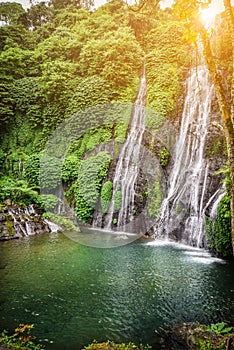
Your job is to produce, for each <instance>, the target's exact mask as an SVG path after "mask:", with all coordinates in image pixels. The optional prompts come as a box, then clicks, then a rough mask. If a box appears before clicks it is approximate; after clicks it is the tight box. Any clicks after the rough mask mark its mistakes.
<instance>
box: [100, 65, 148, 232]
mask: <svg viewBox="0 0 234 350" xmlns="http://www.w3.org/2000/svg"><path fill="white" fill-rule="evenodd" d="M145 102H146V78H145V70H144V72H143V75H142V77H141V82H140V89H139V92H138V96H137V99H136V101H135V103H134V108H133V115H132V121H131V125H130V130H129V133H128V136H127V140H126V141H125V143H124V145H123V148H122V150H121V152H120V155H119V159H118V162H117V165H116V170H115V176H114V179H113V193H112V198H111V202H110V206H109V210H108V214H107V219H106V224H105V228H106V229H111V227H112V224H113V221H114V219H115V202H116V195H117V193H119V197H120V201H121V207H120V210H119V213H118V219H117V218H116V220H117V225H116V226H117V230H118V231H131V228H130V227H129V226H131V221H132V219H133V216H134V211H135V195H136V193H135V185H136V181H137V177H138V172H139V157H140V148H141V143H142V138H143V134H144V130H145V129H144V119H145ZM120 193H121V194H120ZM127 222H129V224H127Z"/></svg>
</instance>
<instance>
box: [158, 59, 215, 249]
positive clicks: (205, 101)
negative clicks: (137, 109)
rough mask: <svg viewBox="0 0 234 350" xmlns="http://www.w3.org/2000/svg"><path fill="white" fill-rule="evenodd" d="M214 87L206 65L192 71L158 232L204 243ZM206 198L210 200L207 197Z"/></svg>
mask: <svg viewBox="0 0 234 350" xmlns="http://www.w3.org/2000/svg"><path fill="white" fill-rule="evenodd" d="M213 94H214V87H213V85H212V84H211V83H210V79H209V73H208V70H207V69H206V67H205V66H200V67H197V68H196V69H194V70H193V71H192V72H191V76H190V77H189V78H188V81H187V96H186V99H185V103H184V110H183V115H182V121H181V126H180V134H179V136H178V139H177V141H176V147H175V151H174V154H173V159H174V165H173V168H172V170H171V173H170V177H169V181H168V193H167V196H166V198H165V199H164V201H163V203H162V206H161V213H160V220H161V223H163V225H161V224H160V227H159V234H161V235H162V234H163V235H165V236H166V237H170V236H173V233H174V232H175V231H176V230H177V231H178V230H180V231H182V232H181V233H180V236H181V240H182V241H184V242H185V243H188V244H190V245H195V246H201V245H202V240H203V222H204V215H205V208H206V203H205V193H206V186H207V178H208V171H209V164H208V162H207V161H206V159H205V158H204V149H205V142H206V135H207V125H208V121H209V115H210V111H211V104H212V97H213ZM206 201H207V200H206Z"/></svg>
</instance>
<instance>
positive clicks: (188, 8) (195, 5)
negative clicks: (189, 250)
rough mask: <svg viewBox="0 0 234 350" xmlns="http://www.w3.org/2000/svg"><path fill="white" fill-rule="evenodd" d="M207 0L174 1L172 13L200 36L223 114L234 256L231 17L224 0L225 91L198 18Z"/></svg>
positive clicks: (233, 19) (233, 35)
mask: <svg viewBox="0 0 234 350" xmlns="http://www.w3.org/2000/svg"><path fill="white" fill-rule="evenodd" d="M210 2H211V0H204V1H202V2H201V1H197V0H189V1H188V0H177V1H176V4H175V12H176V13H177V14H180V16H182V17H183V18H184V19H186V20H187V21H188V24H189V26H188V30H189V31H188V33H189V34H190V38H191V37H192V38H194V39H197V36H198V35H199V36H200V38H201V40H202V43H203V48H204V56H205V59H206V63H207V67H208V70H209V72H210V75H211V79H212V80H213V83H214V87H215V90H216V95H217V99H218V104H219V108H220V112H221V115H222V123H223V131H224V135H225V139H226V144H227V150H228V162H229V168H230V177H231V186H230V191H229V196H230V204H231V236H232V247H233V255H234V16H233V9H232V6H231V0H223V5H224V8H225V11H224V14H223V18H224V19H225V21H226V22H227V24H228V29H229V36H230V41H231V48H232V56H231V61H232V62H231V63H232V72H231V82H230V84H229V88H230V94H228V93H227V92H226V89H225V85H224V82H223V77H222V76H221V74H220V72H219V69H218V62H217V60H216V58H215V55H214V54H213V51H212V41H211V36H210V33H209V32H208V30H206V28H205V26H204V25H203V23H202V21H201V20H200V19H199V10H200V9H201V6H208V5H209V4H210ZM191 34H192V35H191ZM188 37H189V36H188ZM229 95H230V96H229ZM229 99H230V102H229Z"/></svg>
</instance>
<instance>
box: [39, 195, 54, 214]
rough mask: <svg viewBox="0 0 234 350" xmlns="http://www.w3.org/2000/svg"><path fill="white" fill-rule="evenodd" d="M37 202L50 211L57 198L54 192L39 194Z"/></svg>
mask: <svg viewBox="0 0 234 350" xmlns="http://www.w3.org/2000/svg"><path fill="white" fill-rule="evenodd" d="M38 202H40V205H41V207H42V208H43V209H44V210H46V211H52V210H53V209H54V208H55V207H56V205H57V204H58V198H57V197H56V196H55V195H54V194H41V195H40V196H39V200H38Z"/></svg>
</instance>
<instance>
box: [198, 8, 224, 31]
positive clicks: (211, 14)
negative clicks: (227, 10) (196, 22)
mask: <svg viewBox="0 0 234 350" xmlns="http://www.w3.org/2000/svg"><path fill="white" fill-rule="evenodd" d="M219 12H220V11H219V8H218V7H216V6H214V5H213V6H212V5H211V6H209V7H208V8H206V9H202V10H201V11H200V18H201V21H202V23H203V24H204V26H205V27H206V28H207V29H209V28H212V27H213V26H214V23H215V17H216V15H217V14H218V13H219Z"/></svg>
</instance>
